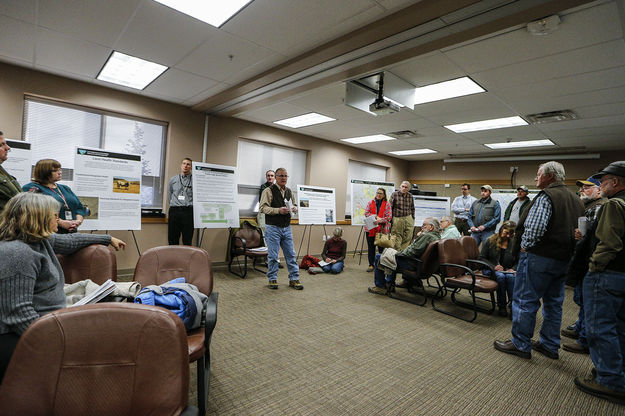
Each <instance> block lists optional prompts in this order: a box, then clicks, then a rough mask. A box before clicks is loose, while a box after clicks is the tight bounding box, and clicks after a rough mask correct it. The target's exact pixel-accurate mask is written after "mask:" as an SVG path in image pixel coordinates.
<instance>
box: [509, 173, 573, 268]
mask: <svg viewBox="0 0 625 416" xmlns="http://www.w3.org/2000/svg"><path fill="white" fill-rule="evenodd" d="M543 193H544V194H546V195H547V196H548V197H549V200H550V201H551V205H552V210H551V218H549V223H548V224H547V229H546V231H545V234H543V236H542V237H541V238H540V241H538V243H536V244H535V245H534V247H531V248H530V249H529V250H528V251H529V252H530V253H534V254H537V255H539V256H543V257H549V258H552V259H556V260H569V259H570V258H571V256H572V254H573V249H574V248H575V228H577V218H579V217H581V216H583V215H584V205H583V204H582V201H581V200H580V199H579V197H578V196H577V195H575V194H573V193H572V192H571V191H569V190H568V189H567V188H566V185H564V183H563V182H554V183H552V184H550V185H549V186H547V187H546V188H545V189H543V190H542V191H540V193H539V194H538V195H541V194H543ZM538 195H536V198H534V199H533V200H532V202H531V204H530V206H529V207H527V209H526V210H525V211H524V212H523V215H522V216H521V218H520V219H519V225H518V226H517V228H516V232H515V238H514V252H515V253H518V252H519V251H520V250H521V237H522V236H523V232H524V231H525V219H526V218H527V215H528V214H529V212H530V210H531V208H532V206H533V205H534V202H535V201H536V199H537V198H538Z"/></svg>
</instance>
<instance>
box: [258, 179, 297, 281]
mask: <svg viewBox="0 0 625 416" xmlns="http://www.w3.org/2000/svg"><path fill="white" fill-rule="evenodd" d="M288 178H289V175H288V173H287V171H286V169H285V168H279V169H277V170H276V183H274V184H273V185H271V186H270V187H268V188H266V189H265V190H264V191H263V193H262V195H261V198H260V212H262V213H263V214H265V221H266V223H267V233H266V235H265V240H266V241H267V249H268V252H267V262H268V267H267V278H268V279H269V289H274V290H275V289H278V254H279V251H280V247H282V252H283V253H284V259H285V260H286V265H287V268H288V270H289V287H291V288H293V289H296V290H302V289H304V286H302V284H301V283H300V281H299V266H298V265H297V260H296V259H295V248H294V246H293V234H292V233H291V212H293V213H297V203H296V201H295V197H294V195H293V192H291V189H289V188H288V187H287V186H286V182H287V180H288Z"/></svg>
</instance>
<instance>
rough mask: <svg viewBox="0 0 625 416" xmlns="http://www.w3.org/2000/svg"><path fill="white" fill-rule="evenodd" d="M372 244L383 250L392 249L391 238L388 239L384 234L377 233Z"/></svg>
mask: <svg viewBox="0 0 625 416" xmlns="http://www.w3.org/2000/svg"><path fill="white" fill-rule="evenodd" d="M373 244H375V245H376V246H378V247H383V248H389V247H393V243H392V242H391V238H390V237H389V235H388V234H384V233H377V234H376V235H375V241H374V243H373Z"/></svg>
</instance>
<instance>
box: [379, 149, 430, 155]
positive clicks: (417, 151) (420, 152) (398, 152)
mask: <svg viewBox="0 0 625 416" xmlns="http://www.w3.org/2000/svg"><path fill="white" fill-rule="evenodd" d="M389 153H392V154H394V155H397V156H406V155H424V154H426V153H436V150H432V149H413V150H396V151H394V152H389Z"/></svg>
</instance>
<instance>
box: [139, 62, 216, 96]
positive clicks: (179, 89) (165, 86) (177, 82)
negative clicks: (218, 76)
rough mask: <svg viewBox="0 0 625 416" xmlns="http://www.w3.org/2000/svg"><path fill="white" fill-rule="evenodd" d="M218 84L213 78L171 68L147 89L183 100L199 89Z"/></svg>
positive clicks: (195, 93) (203, 89) (193, 94)
mask: <svg viewBox="0 0 625 416" xmlns="http://www.w3.org/2000/svg"><path fill="white" fill-rule="evenodd" d="M216 84H217V82H216V81H214V80H212V79H209V78H205V77H200V76H198V75H195V74H190V73H188V72H184V71H180V70H178V69H175V68H170V69H168V70H167V71H165V73H163V74H162V75H161V76H160V77H158V78H157V79H156V80H154V82H152V84H150V85H149V86H148V87H147V88H146V89H147V90H148V91H151V92H156V93H158V94H161V95H165V96H167V97H171V98H176V99H178V100H179V101H180V102H182V101H185V100H187V99H188V98H191V97H193V96H195V95H197V92H198V91H206V90H207V89H209V88H211V87H213V86H215V85H216Z"/></svg>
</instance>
